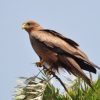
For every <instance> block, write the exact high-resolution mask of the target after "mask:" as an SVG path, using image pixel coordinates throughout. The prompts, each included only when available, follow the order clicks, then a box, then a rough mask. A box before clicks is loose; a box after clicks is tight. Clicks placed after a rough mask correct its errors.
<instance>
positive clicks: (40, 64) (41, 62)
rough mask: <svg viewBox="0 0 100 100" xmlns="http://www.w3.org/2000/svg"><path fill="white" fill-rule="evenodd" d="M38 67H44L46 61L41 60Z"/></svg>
mask: <svg viewBox="0 0 100 100" xmlns="http://www.w3.org/2000/svg"><path fill="white" fill-rule="evenodd" d="M36 65H37V67H42V66H43V65H44V60H40V62H36Z"/></svg>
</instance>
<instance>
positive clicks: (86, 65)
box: [74, 58, 96, 73]
mask: <svg viewBox="0 0 100 100" xmlns="http://www.w3.org/2000/svg"><path fill="white" fill-rule="evenodd" d="M74 60H75V61H76V62H77V63H78V64H79V66H80V67H81V68H82V69H84V70H86V71H89V72H93V73H96V69H95V66H96V65H94V64H92V63H90V62H89V61H88V62H86V61H84V60H82V59H79V58H75V59H74Z"/></svg>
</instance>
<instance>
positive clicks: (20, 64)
mask: <svg viewBox="0 0 100 100" xmlns="http://www.w3.org/2000/svg"><path fill="white" fill-rule="evenodd" d="M27 20H35V21H37V22H38V23H39V24H41V25H42V26H43V27H44V28H46V29H53V30H56V31H58V32H60V33H61V34H63V35H64V36H66V37H68V38H71V39H73V40H74V41H76V42H78V43H79V44H80V48H81V49H82V50H83V51H84V52H85V53H86V54H87V55H88V56H89V58H90V59H91V61H93V62H94V63H95V64H97V65H98V66H100V61H99V59H100V53H99V52H100V0H0V99H1V100H12V95H13V91H14V89H15V86H16V80H17V79H18V77H20V76H32V75H34V74H37V72H38V69H37V68H36V67H34V65H33V64H32V63H34V62H36V61H38V60H39V58H38V56H37V55H36V54H35V52H34V51H33V49H32V47H31V45H30V41H29V38H28V34H27V33H26V32H25V31H24V30H22V29H21V25H22V23H23V22H25V21H27ZM94 77H96V75H94Z"/></svg>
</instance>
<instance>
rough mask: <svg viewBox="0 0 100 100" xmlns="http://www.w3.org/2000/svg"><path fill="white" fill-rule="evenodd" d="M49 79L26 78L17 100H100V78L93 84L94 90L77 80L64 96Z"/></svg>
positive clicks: (16, 96)
mask: <svg viewBox="0 0 100 100" xmlns="http://www.w3.org/2000/svg"><path fill="white" fill-rule="evenodd" d="M48 78H49V77H47V79H46V78H42V79H41V78H37V77H35V78H34V77H33V78H32V77H31V78H24V79H25V80H24V86H22V85H21V84H20V85H18V86H17V91H16V94H15V100H100V76H99V77H98V80H97V81H96V82H95V83H94V84H93V88H94V90H93V89H92V88H90V87H88V86H87V84H86V83H85V82H84V81H83V80H81V79H77V80H76V81H75V83H74V84H73V86H71V87H70V88H68V92H65V93H64V94H61V92H60V89H57V88H55V87H54V86H53V85H52V84H50V83H49V82H48V80H49V79H48ZM37 80H38V81H37Z"/></svg>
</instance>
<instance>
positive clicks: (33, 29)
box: [26, 26, 43, 34]
mask: <svg viewBox="0 0 100 100" xmlns="http://www.w3.org/2000/svg"><path fill="white" fill-rule="evenodd" d="M42 29H43V28H42V27H41V26H38V27H35V28H30V29H26V31H27V32H28V33H29V34H30V33H32V32H34V31H39V30H42Z"/></svg>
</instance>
